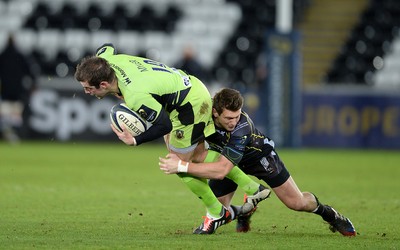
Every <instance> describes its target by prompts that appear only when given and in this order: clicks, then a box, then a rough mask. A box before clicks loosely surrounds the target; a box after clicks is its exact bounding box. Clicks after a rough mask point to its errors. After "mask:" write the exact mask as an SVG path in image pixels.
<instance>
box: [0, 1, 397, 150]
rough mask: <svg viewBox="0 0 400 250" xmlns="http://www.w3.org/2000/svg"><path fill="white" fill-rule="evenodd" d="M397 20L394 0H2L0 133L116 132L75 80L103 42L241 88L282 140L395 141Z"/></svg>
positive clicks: (308, 143) (213, 84) (105, 106)
mask: <svg viewBox="0 0 400 250" xmlns="http://www.w3.org/2000/svg"><path fill="white" fill-rule="evenodd" d="M399 28H400V1H397V0H353V1H347V0H336V1H331V0H114V1H109V0H69V1H67V0H0V51H2V52H1V55H0V81H1V91H2V95H1V99H0V107H1V113H0V114H1V117H0V119H1V127H0V128H1V131H2V139H3V140H6V141H9V142H10V143H18V142H20V141H21V140H55V141H107V140H110V141H112V140H115V136H114V134H113V133H112V131H111V130H110V127H109V123H110V122H109V111H110V108H111V107H112V105H113V104H115V103H116V102H117V100H114V99H111V98H110V99H105V100H102V101H98V100H95V98H92V97H86V96H85V95H84V93H83V90H82V89H81V86H80V84H79V83H78V82H76V81H75V80H74V78H73V74H74V69H75V67H76V65H77V63H78V62H79V61H80V59H81V58H82V57H84V56H86V55H90V54H93V53H94V51H95V50H96V48H98V47H99V46H101V45H102V44H103V43H113V44H114V45H115V46H116V48H117V50H118V52H119V53H127V54H132V55H139V56H145V57H149V58H151V59H154V60H159V61H161V62H164V63H166V64H168V65H169V66H173V67H177V68H178V67H179V68H182V69H185V70H187V71H188V72H189V73H192V74H194V75H197V76H198V77H199V78H201V79H202V80H203V82H204V83H205V84H206V85H207V86H208V87H209V89H210V91H211V92H212V93H213V92H214V91H216V90H218V89H219V88H221V87H232V88H236V89H238V90H240V91H241V92H242V93H243V95H244V97H245V108H244V109H245V110H246V111H247V112H248V113H249V114H250V115H251V116H252V117H253V119H254V121H255V123H256V125H257V126H258V127H259V128H260V130H262V131H263V132H265V133H266V134H267V135H268V136H269V137H272V138H273V139H274V140H275V142H276V143H277V144H278V145H280V146H284V147H354V148H391V149H398V148H400V70H399V67H400V29H399ZM16 103H17V104H16ZM18 103H19V104H18ZM21 104H22V105H21Z"/></svg>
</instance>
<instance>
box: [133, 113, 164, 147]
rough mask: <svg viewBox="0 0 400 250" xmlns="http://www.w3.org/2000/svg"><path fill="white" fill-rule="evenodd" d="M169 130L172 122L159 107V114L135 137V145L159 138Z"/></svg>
mask: <svg viewBox="0 0 400 250" xmlns="http://www.w3.org/2000/svg"><path fill="white" fill-rule="evenodd" d="M171 130H172V122H171V120H170V119H169V116H168V114H167V112H166V111H164V110H163V109H161V111H160V114H159V115H158V117H157V119H156V120H155V121H154V123H153V125H152V126H151V127H150V128H149V129H148V130H146V131H145V132H143V133H142V134H140V135H138V136H136V137H135V140H136V145H139V144H142V143H144V142H149V141H153V140H155V139H158V138H161V137H163V136H164V135H166V134H168V133H169V132H171Z"/></svg>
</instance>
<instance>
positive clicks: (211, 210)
mask: <svg viewBox="0 0 400 250" xmlns="http://www.w3.org/2000/svg"><path fill="white" fill-rule="evenodd" d="M75 78H76V80H77V81H79V82H80V84H81V85H82V87H83V89H84V91H85V93H86V94H90V95H92V96H95V97H97V98H99V99H101V98H103V97H104V96H106V95H114V96H116V97H118V98H120V99H122V100H123V101H124V102H125V103H126V105H127V106H128V107H129V108H130V109H132V110H134V111H136V112H137V113H139V114H140V116H141V117H142V118H143V119H145V120H147V121H148V122H150V123H152V126H151V127H150V128H149V129H148V130H146V131H145V132H143V133H142V134H140V135H138V136H135V137H133V136H132V135H131V134H130V133H129V132H128V131H127V130H126V129H124V130H123V131H122V132H119V131H118V130H116V129H115V128H114V127H113V126H111V127H112V129H113V131H114V132H115V134H116V135H117V136H118V138H119V139H120V140H121V141H123V142H124V143H125V144H127V145H131V146H137V145H140V144H142V143H145V142H149V141H152V140H155V139H157V138H161V137H164V140H165V142H166V145H167V147H168V149H169V151H170V152H171V153H175V154H177V155H178V156H179V157H180V158H181V159H183V160H184V161H185V162H198V159H204V158H205V155H207V150H206V149H205V143H204V138H205V137H207V136H210V135H211V134H213V133H214V132H215V128H214V123H213V119H212V116H211V111H212V98H211V96H210V93H209V92H208V90H207V88H206V87H205V85H204V84H203V83H202V82H201V81H200V80H199V79H197V78H196V77H195V76H192V75H188V74H186V73H184V72H183V71H181V70H178V69H175V68H170V67H168V66H166V65H165V64H162V63H160V62H157V61H154V60H151V59H148V58H142V57H136V56H130V55H125V54H116V50H115V48H114V47H113V46H112V44H105V45H103V46H102V47H100V48H99V49H98V50H97V52H96V55H93V56H89V57H85V58H83V59H82V61H81V62H80V63H79V65H78V66H77V68H76V72H75ZM215 156H216V154H211V153H210V154H208V155H207V158H206V161H211V160H214V159H215ZM187 166H188V163H187V164H179V169H180V171H179V172H180V173H179V174H178V176H179V177H180V178H181V179H182V181H183V182H184V183H185V184H186V185H187V186H188V188H189V189H190V190H191V191H192V192H193V193H194V194H195V195H196V196H197V197H199V198H200V200H201V201H202V202H203V204H204V205H205V207H206V210H207V216H205V220H204V222H203V223H202V226H201V228H200V229H197V230H195V231H194V233H195V234H211V233H213V232H214V231H215V230H216V229H217V228H218V227H219V226H221V225H223V224H226V223H227V222H229V221H230V220H231V219H234V218H235V217H236V216H237V215H238V214H240V213H246V212H247V211H249V209H248V208H249V207H251V209H252V208H253V207H252V206H255V205H256V204H257V203H258V202H260V201H261V200H264V199H266V198H268V196H269V194H270V190H269V189H267V188H265V187H263V186H262V185H260V184H259V183H257V182H254V181H253V180H252V179H251V178H250V177H249V176H247V175H246V174H244V173H243V172H242V171H241V170H240V169H239V168H234V169H232V170H231V171H230V172H229V173H228V174H227V176H228V177H229V178H231V179H232V180H233V181H235V183H237V184H238V185H239V186H240V187H241V188H242V189H243V190H244V191H245V192H246V194H248V195H249V197H250V198H249V200H248V202H247V203H245V204H244V205H243V206H242V207H238V206H229V207H227V208H225V207H224V206H223V205H222V204H221V203H220V202H219V201H218V199H217V198H216V197H215V195H214V194H213V192H212V191H211V189H210V187H209V186H208V183H207V180H206V179H204V178H199V177H194V176H192V175H190V174H187V173H185V172H186V169H187ZM245 205H246V206H245ZM244 208H247V210H244ZM251 209H250V210H251Z"/></svg>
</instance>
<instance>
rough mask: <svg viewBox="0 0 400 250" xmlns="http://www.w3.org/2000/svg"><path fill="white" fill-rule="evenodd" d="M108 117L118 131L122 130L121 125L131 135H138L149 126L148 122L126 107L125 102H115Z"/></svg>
mask: <svg viewBox="0 0 400 250" xmlns="http://www.w3.org/2000/svg"><path fill="white" fill-rule="evenodd" d="M110 119H111V123H112V125H113V126H114V128H116V129H117V130H118V131H120V132H122V126H125V127H126V128H127V129H128V131H129V132H130V133H131V134H132V135H133V136H137V135H140V134H141V133H143V132H144V131H146V130H147V129H148V128H150V127H151V123H150V122H147V121H146V120H145V119H143V118H142V117H140V115H139V114H138V113H136V112H135V111H133V110H131V109H130V108H128V106H126V104H125V103H120V104H116V105H114V106H113V107H112V108H111V112H110Z"/></svg>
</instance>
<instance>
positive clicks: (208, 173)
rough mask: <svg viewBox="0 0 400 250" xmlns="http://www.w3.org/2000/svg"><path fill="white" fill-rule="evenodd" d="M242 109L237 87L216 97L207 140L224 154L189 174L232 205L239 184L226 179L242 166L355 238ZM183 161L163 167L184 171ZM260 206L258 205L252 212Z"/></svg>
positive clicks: (245, 218) (246, 220)
mask: <svg viewBox="0 0 400 250" xmlns="http://www.w3.org/2000/svg"><path fill="white" fill-rule="evenodd" d="M242 106H243V97H242V96H241V94H240V93H239V92H238V91H236V90H234V89H228V88H225V89H222V90H221V91H219V92H218V93H216V94H215V96H214V98H213V111H212V112H213V119H214V124H215V128H216V133H215V134H213V135H211V136H209V137H207V138H206V140H207V142H208V143H209V145H210V150H213V151H217V152H219V153H220V154H221V156H220V157H219V159H217V160H216V161H215V162H211V163H189V165H188V169H187V172H188V173H190V174H192V175H194V176H199V177H203V178H208V179H210V181H209V185H210V187H211V189H212V190H213V192H214V193H215V195H216V196H217V197H218V199H219V200H220V201H221V202H222V203H223V204H224V205H225V206H229V204H230V202H231V199H232V197H233V195H234V192H235V190H236V188H237V185H236V184H235V183H234V182H232V181H231V180H229V179H228V178H224V176H225V175H226V173H228V172H229V170H230V169H231V168H233V167H234V166H239V168H241V169H242V170H243V171H244V172H245V173H246V174H249V175H253V176H255V177H257V178H258V179H260V180H263V181H265V182H266V183H267V184H268V185H269V186H270V187H271V188H272V189H273V191H274V192H275V194H276V196H278V198H279V199H280V200H281V201H282V202H283V203H284V204H285V205H286V206H287V207H288V208H290V209H292V210H295V211H304V212H309V213H315V214H318V215H320V216H321V217H322V219H323V220H324V221H326V222H328V223H329V225H330V229H331V230H332V231H333V232H336V231H339V232H340V233H341V234H342V235H344V236H355V235H356V230H355V228H354V226H353V224H352V223H351V221H350V220H349V219H348V218H346V217H344V216H343V215H341V214H340V213H338V212H337V211H336V210H334V209H333V208H332V207H331V206H328V205H324V204H322V203H321V202H320V201H319V200H318V198H317V197H316V196H315V195H314V194H313V193H310V192H302V191H300V189H299V188H298V187H297V185H296V183H295V181H294V180H293V178H292V177H291V176H290V174H289V172H288V170H287V169H286V167H285V165H284V164H283V162H282V161H281V159H280V158H279V156H278V153H277V152H276V151H275V147H274V142H273V141H272V140H271V139H270V138H268V137H267V136H265V135H264V134H262V133H261V132H260V131H258V130H257V129H256V128H255V126H254V123H253V121H252V120H251V119H250V117H249V116H248V115H247V114H246V113H245V112H243V111H242ZM179 161H180V159H179V158H178V157H177V156H176V155H174V154H169V155H167V156H166V158H160V169H161V170H162V171H164V172H165V173H167V174H173V173H178V172H179V171H178V167H177V165H178V162H179ZM181 164H184V163H182V162H181ZM256 208H257V206H254V208H253V210H252V211H253V212H254V211H255V209H256ZM251 215H252V212H250V213H248V214H244V215H241V216H239V217H238V218H237V221H238V223H237V227H236V229H237V231H238V232H247V231H249V230H250V217H251Z"/></svg>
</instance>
